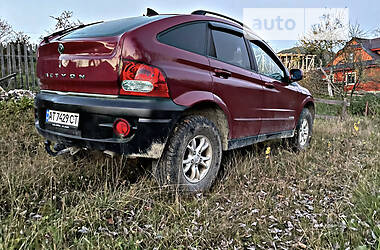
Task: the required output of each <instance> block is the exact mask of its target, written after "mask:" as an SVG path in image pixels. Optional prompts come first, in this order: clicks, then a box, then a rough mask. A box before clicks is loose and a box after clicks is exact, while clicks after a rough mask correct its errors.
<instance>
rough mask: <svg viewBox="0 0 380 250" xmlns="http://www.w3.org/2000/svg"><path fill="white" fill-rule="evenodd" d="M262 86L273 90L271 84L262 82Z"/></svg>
mask: <svg viewBox="0 0 380 250" xmlns="http://www.w3.org/2000/svg"><path fill="white" fill-rule="evenodd" d="M264 86H265V87H266V88H269V89H273V88H274V84H273V83H272V82H264Z"/></svg>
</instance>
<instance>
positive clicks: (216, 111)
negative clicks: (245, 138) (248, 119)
mask: <svg viewBox="0 0 380 250" xmlns="http://www.w3.org/2000/svg"><path fill="white" fill-rule="evenodd" d="M189 115H200V116H203V117H205V118H207V119H209V120H210V121H212V122H213V123H214V124H215V126H216V127H217V128H218V130H219V133H220V137H221V138H220V139H221V142H222V149H223V150H227V148H228V138H229V134H230V125H229V122H228V118H227V115H226V114H225V112H224V111H223V109H222V108H221V107H220V106H219V105H218V104H216V103H215V102H211V101H204V102H200V103H196V104H194V105H192V106H191V107H189V108H188V109H186V110H185V112H184V113H183V117H185V116H189Z"/></svg>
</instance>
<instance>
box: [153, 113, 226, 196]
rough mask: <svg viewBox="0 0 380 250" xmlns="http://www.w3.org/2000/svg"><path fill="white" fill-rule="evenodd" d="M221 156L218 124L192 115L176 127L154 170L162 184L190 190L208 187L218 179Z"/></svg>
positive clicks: (203, 189) (194, 190)
mask: <svg viewBox="0 0 380 250" xmlns="http://www.w3.org/2000/svg"><path fill="white" fill-rule="evenodd" d="M221 156H222V146H221V140H220V134H219V131H218V129H217V128H216V126H215V124H214V123H213V122H212V121H210V120H208V119H207V118H205V117H203V116H199V115H193V116H188V117H185V118H184V119H182V121H181V122H180V123H179V124H178V125H177V126H176V128H175V129H174V131H173V134H172V135H171V137H170V138H169V140H168V143H167V146H166V150H165V151H164V152H163V156H162V158H161V159H160V161H159V163H158V165H157V167H156V169H155V171H154V172H155V175H156V178H157V179H158V181H159V183H160V185H170V186H172V187H176V188H178V189H179V190H180V191H186V192H198V191H206V190H208V189H209V188H210V187H211V185H212V184H213V182H214V181H215V179H216V176H217V174H218V171H219V168H220V161H221Z"/></svg>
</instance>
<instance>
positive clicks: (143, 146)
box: [35, 9, 314, 192]
mask: <svg viewBox="0 0 380 250" xmlns="http://www.w3.org/2000/svg"><path fill="white" fill-rule="evenodd" d="M37 72H38V78H39V81H40V88H41V91H40V93H39V94H38V95H37V96H36V98H35V113H36V121H35V126H36V128H37V130H38V132H39V133H40V134H41V135H42V136H43V137H44V138H45V139H46V142H45V146H46V150H47V152H48V153H49V154H51V155H58V154H61V153H63V152H67V151H69V149H70V150H71V149H73V148H87V149H94V150H101V151H105V152H113V153H117V154H124V155H127V156H130V157H145V158H152V159H155V162H156V164H155V166H154V168H153V172H154V174H155V177H156V178H157V180H158V181H159V183H160V184H161V185H173V186H176V187H179V188H180V190H182V191H190V192H195V191H203V190H207V189H209V188H210V187H211V185H212V183H213V181H214V180H215V178H216V176H217V173H218V170H219V168H220V163H221V157H222V152H223V151H226V150H231V149H236V148H240V147H244V146H247V145H251V144H253V143H257V142H261V141H265V140H269V139H276V138H287V140H288V141H289V143H290V145H291V147H293V148H295V149H298V150H302V149H305V148H306V147H307V146H308V145H309V142H310V139H311V135H312V127H313V119H314V104H313V98H312V96H311V94H310V92H309V91H308V90H307V89H305V88H303V87H301V86H300V85H299V84H298V83H297V82H296V81H299V80H301V79H302V71H300V70H298V69H292V70H290V72H289V71H288V70H287V69H286V68H285V67H284V65H283V64H282V63H281V61H280V60H279V59H278V57H277V56H276V54H275V53H274V52H273V51H272V49H271V48H270V47H269V46H268V45H267V44H266V43H265V42H264V41H262V39H260V38H259V37H257V36H256V35H255V34H254V33H252V31H251V30H249V29H247V28H245V27H243V24H242V23H240V22H239V21H236V20H234V19H232V18H229V17H226V16H224V15H221V14H218V13H213V12H209V11H203V10H199V11H194V12H193V13H191V14H189V15H159V14H157V13H156V12H155V11H153V10H151V9H148V13H147V14H146V15H143V16H138V17H131V18H125V19H120V20H115V21H107V22H98V23H93V24H89V25H81V26H78V27H74V28H71V29H67V30H62V31H59V32H56V33H53V34H51V35H50V36H47V37H45V38H44V39H43V41H42V42H41V44H40V46H39V48H38V62H37ZM53 145H54V148H53Z"/></svg>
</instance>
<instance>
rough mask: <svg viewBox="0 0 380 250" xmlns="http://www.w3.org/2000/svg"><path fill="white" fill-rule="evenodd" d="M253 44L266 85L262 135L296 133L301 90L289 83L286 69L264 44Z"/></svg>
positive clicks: (254, 53)
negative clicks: (298, 96)
mask: <svg viewBox="0 0 380 250" xmlns="http://www.w3.org/2000/svg"><path fill="white" fill-rule="evenodd" d="M249 45H250V47H251V49H252V53H253V57H254V59H255V63H256V67H257V72H258V73H259V74H260V77H261V84H262V85H263V86H264V95H263V97H264V98H263V103H262V109H261V111H262V124H261V129H260V134H270V133H275V132H279V131H287V130H292V129H293V128H294V126H295V117H296V109H297V93H298V92H297V87H296V86H293V85H292V84H288V82H287V81H286V78H287V77H288V73H287V72H286V70H285V68H284V66H283V65H282V64H281V62H280V61H279V59H278V58H277V57H276V55H275V54H274V53H273V52H272V51H271V50H270V49H269V48H268V47H267V46H266V45H265V44H264V43H262V42H260V41H258V40H253V41H249Z"/></svg>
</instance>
